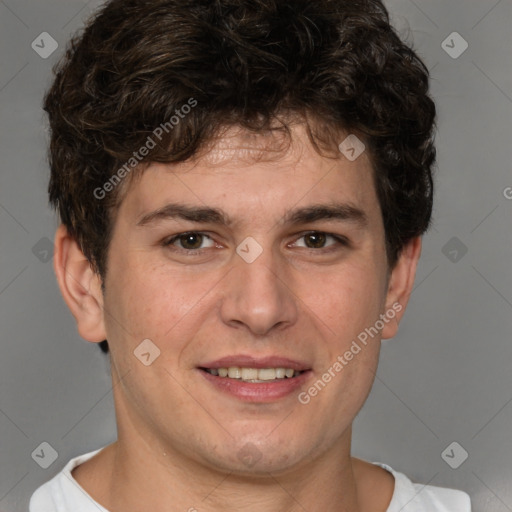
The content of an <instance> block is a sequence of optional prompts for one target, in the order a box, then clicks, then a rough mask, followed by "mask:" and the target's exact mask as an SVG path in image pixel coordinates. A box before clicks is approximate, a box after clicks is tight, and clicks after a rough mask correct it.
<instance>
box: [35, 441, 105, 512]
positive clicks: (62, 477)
mask: <svg viewBox="0 0 512 512" xmlns="http://www.w3.org/2000/svg"><path fill="white" fill-rule="evenodd" d="M99 451H100V450H95V451H93V452H89V453H86V454H84V455H80V456H79V457H75V458H73V459H71V460H70V461H69V462H68V463H67V464H66V466H65V467H64V468H63V469H62V470H61V471H60V472H59V473H57V475H55V476H54V477H53V478H52V479H51V480H49V481H48V482H46V483H45V484H43V485H41V486H40V487H39V488H38V489H37V490H36V491H35V492H34V494H32V497H31V498H30V505H29V512H71V511H72V512H98V511H101V512H108V511H107V510H105V509H104V508H103V507H101V506H100V505H98V504H97V503H96V502H94V500H93V499H92V498H91V497H90V496H89V495H88V494H87V493H86V492H85V491H84V490H83V489H82V488H81V487H80V486H79V485H78V483H77V482H76V481H75V480H74V478H73V477H72V475H71V471H72V470H73V469H74V468H75V467H76V466H78V465H80V464H82V463H83V462H85V461H86V460H88V459H90V458H91V457H93V456H94V455H96V454H97V453H98V452H99Z"/></svg>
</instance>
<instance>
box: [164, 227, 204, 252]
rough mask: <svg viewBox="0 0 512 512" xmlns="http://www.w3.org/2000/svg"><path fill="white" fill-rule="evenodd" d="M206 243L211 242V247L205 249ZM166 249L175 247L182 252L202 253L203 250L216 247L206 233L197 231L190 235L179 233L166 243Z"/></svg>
mask: <svg viewBox="0 0 512 512" xmlns="http://www.w3.org/2000/svg"><path fill="white" fill-rule="evenodd" d="M205 242H209V245H208V246H206V247H204V244H205ZM163 245H164V246H166V247H175V248H176V249H177V250H181V251H190V252H192V251H201V250H202V249H208V248H211V247H213V246H214V243H213V240H212V239H211V238H210V237H209V236H208V235H206V234H204V233H199V232H196V231H190V232H188V233H179V234H178V235H175V236H173V237H172V238H170V239H167V240H166V241H165V242H164V243H163Z"/></svg>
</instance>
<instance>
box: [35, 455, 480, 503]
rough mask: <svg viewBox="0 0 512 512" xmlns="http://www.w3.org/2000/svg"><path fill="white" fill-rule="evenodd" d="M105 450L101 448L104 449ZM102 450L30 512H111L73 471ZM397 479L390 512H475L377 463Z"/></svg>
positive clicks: (461, 498)
mask: <svg viewBox="0 0 512 512" xmlns="http://www.w3.org/2000/svg"><path fill="white" fill-rule="evenodd" d="M100 450H101V448H100ZM100 450H95V451H93V452H89V453H86V454H84V455H80V456H79V457H75V458H74V459H71V460H70V461H69V462H68V463H67V464H66V466H65V467H64V469H63V470H62V471H61V472H60V473H58V474H57V475H56V476H55V477H54V478H52V479H51V480H50V481H49V482H46V483H45V484H43V485H42V486H41V487H39V489H37V490H36V492H35V493H34V494H33V495H32V498H31V499H30V508H29V511H30V512H109V511H108V510H107V509H106V508H104V507H102V506H101V505H100V504H99V503H97V502H96V501H94V500H93V499H92V498H91V496H89V494H87V492H86V491H85V490H84V489H82V487H80V485H79V484H78V482H77V481H76V480H75V479H74V478H73V476H72V475H71V471H72V470H73V469H74V468H75V467H77V466H79V465H80V464H82V463H83V462H85V461H86V460H88V459H90V458H91V457H93V456H94V455H96V453H98V452H99V451H100ZM374 464H377V465H378V466H381V467H383V468H384V469H386V470H387V471H389V472H390V473H391V474H392V475H393V476H394V477H395V490H394V492H393V497H392V499H391V503H390V504H389V507H388V510H387V512H471V503H470V500H469V496H468V495H467V494H466V493H465V492H462V491H456V490H453V489H445V488H442V487H434V486H431V485H421V484H415V483H412V482H411V481H410V480H409V479H408V478H407V477H406V476H405V475H404V474H403V473H399V472H398V471H394V470H393V469H392V468H390V467H389V466H388V465H386V464H381V463H379V462H374Z"/></svg>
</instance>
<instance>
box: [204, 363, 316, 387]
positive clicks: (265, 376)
mask: <svg viewBox="0 0 512 512" xmlns="http://www.w3.org/2000/svg"><path fill="white" fill-rule="evenodd" d="M200 370H203V371H204V372H207V373H209V374H210V375H214V376H215V377H221V378H223V379H236V380H241V381H244V382H252V383H266V382H274V381H280V380H285V379H293V378H296V377H298V376H299V375H301V374H302V373H303V371H300V370H294V369H293V368H246V367H240V366H230V367H220V368H200ZM304 371H307V370H304Z"/></svg>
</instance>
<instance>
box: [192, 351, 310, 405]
mask: <svg viewBox="0 0 512 512" xmlns="http://www.w3.org/2000/svg"><path fill="white" fill-rule="evenodd" d="M197 368H198V370H199V371H200V372H201V374H202V375H203V377H204V378H205V379H206V381H207V382H208V383H209V384H210V385H212V386H213V387H214V388H215V389H217V390H220V391H222V392H224V393H227V394H228V395H231V396H232V397H235V398H237V399H239V400H242V401H246V402H259V403H264V402H273V401H276V400H278V399H281V398H284V397H286V396H289V395H291V394H293V393H294V392H297V391H298V390H299V388H300V387H302V386H304V385H305V383H306V382H307V380H308V379H309V377H310V376H311V374H312V369H311V367H309V366H308V365H307V364H304V363H301V362H298V361H295V360H292V359H288V358H283V357H275V356H272V357H266V358H255V357H252V356H243V355H242V356H230V357H225V358H222V359H218V360H216V361H212V362H209V363H204V364H201V365H200V366H198V367H197Z"/></svg>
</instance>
